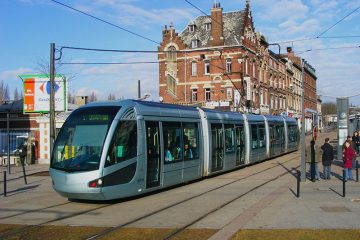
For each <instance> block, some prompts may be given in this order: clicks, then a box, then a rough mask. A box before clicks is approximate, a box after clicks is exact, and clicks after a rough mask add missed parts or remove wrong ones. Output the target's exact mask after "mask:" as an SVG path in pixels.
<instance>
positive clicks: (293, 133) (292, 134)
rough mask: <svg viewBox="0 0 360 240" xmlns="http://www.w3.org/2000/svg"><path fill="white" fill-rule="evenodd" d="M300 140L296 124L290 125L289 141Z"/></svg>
mask: <svg viewBox="0 0 360 240" xmlns="http://www.w3.org/2000/svg"><path fill="white" fill-rule="evenodd" d="M297 140H298V128H297V126H296V125H290V126H289V142H296V141H297Z"/></svg>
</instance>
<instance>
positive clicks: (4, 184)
mask: <svg viewBox="0 0 360 240" xmlns="http://www.w3.org/2000/svg"><path fill="white" fill-rule="evenodd" d="M4 197H6V171H4Z"/></svg>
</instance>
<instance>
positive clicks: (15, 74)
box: [0, 67, 34, 82]
mask: <svg viewBox="0 0 360 240" xmlns="http://www.w3.org/2000/svg"><path fill="white" fill-rule="evenodd" d="M33 73H34V70H33V69H31V68H24V67H20V68H18V69H15V70H5V71H2V72H0V80H3V81H5V82H6V81H13V80H15V79H19V80H20V78H19V75H22V74H33Z"/></svg>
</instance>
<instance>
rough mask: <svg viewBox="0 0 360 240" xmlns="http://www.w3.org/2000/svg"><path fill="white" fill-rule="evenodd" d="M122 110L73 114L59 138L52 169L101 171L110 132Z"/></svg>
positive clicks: (95, 109) (105, 108) (111, 108)
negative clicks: (117, 114)
mask: <svg viewBox="0 0 360 240" xmlns="http://www.w3.org/2000/svg"><path fill="white" fill-rule="evenodd" d="M119 109H120V107H113V106H111V107H93V108H84V109H79V110H77V111H75V112H74V113H72V114H71V115H70V116H69V118H68V119H67V120H66V122H65V123H64V125H63V127H62V128H61V131H60V132H59V135H58V137H57V139H56V142H55V146H54V150H53V154H52V158H51V168H55V169H59V170H64V171H68V172H74V171H91V170H96V169H98V168H99V164H100V157H101V152H102V149H103V145H104V141H105V138H106V135H107V132H108V130H109V127H110V125H111V123H112V121H113V119H114V117H115V115H116V113H117V112H118V111H119Z"/></svg>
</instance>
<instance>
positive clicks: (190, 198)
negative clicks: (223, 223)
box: [85, 156, 298, 240]
mask: <svg viewBox="0 0 360 240" xmlns="http://www.w3.org/2000/svg"><path fill="white" fill-rule="evenodd" d="M296 158H298V156H295V157H292V158H290V159H289V160H287V161H284V162H282V164H284V163H287V162H290V161H292V160H294V159H296ZM279 166H280V167H281V164H278V165H275V166H272V167H269V168H266V169H264V170H261V171H258V172H256V173H253V174H249V175H247V176H245V177H242V178H238V179H236V180H234V181H231V182H229V183H226V184H223V185H221V186H218V187H216V188H213V189H210V190H208V191H205V192H203V193H201V194H198V195H195V196H192V197H189V198H186V199H184V200H181V201H178V202H176V203H173V204H171V205H169V206H166V207H164V208H161V209H158V210H156V211H153V212H151V213H149V214H146V215H144V216H141V217H138V218H135V219H133V220H131V221H129V222H127V223H124V224H120V225H117V226H115V227H111V228H107V229H105V230H103V231H102V232H100V233H97V234H95V235H92V236H89V237H87V238H85V239H86V240H94V239H100V238H102V237H105V236H106V235H108V234H110V233H112V232H114V231H117V230H120V229H122V228H124V227H126V226H129V225H131V224H133V223H136V222H138V221H141V220H143V219H145V218H148V217H151V216H153V215H156V214H158V213H161V212H163V211H165V210H168V209H170V208H173V207H175V206H178V205H180V204H183V203H185V202H188V201H190V200H193V199H195V198H198V197H201V196H203V195H205V194H207V193H210V192H213V191H216V190H219V189H221V188H224V187H226V186H229V185H231V184H234V183H237V182H239V181H242V180H245V179H247V178H249V177H252V176H256V175H258V174H261V173H263V172H266V171H269V170H271V169H273V168H276V167H279ZM286 174H289V171H286V172H285V173H283V174H281V175H279V176H276V177H274V178H272V179H270V180H269V181H266V182H265V183H263V184H260V185H258V186H256V187H254V188H252V189H250V190H249V191H247V192H246V193H244V194H241V195H240V196H237V197H236V198H235V199H232V200H231V201H229V202H226V203H225V204H223V205H221V206H220V207H218V208H216V209H214V210H212V211H211V212H208V213H207V214H206V215H204V216H202V217H201V218H199V219H196V221H193V222H191V223H189V224H187V225H186V226H184V227H183V228H179V229H178V230H177V231H175V232H174V233H172V234H171V235H169V236H167V237H166V238H165V239H170V238H172V237H174V236H175V235H178V234H179V233H181V232H182V231H184V230H185V229H186V228H187V227H189V226H191V225H193V224H194V223H196V222H198V221H200V220H202V219H204V218H205V217H206V216H208V215H209V214H211V213H214V212H215V211H217V210H219V209H221V208H223V207H225V206H226V205H229V204H230V203H232V202H234V201H235V200H237V199H239V198H241V197H243V196H245V195H246V194H248V193H250V192H253V191H255V190H256V189H258V188H261V187H262V186H264V185H266V184H268V183H270V182H273V181H275V180H276V179H278V178H279V177H281V176H284V175H286Z"/></svg>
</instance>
